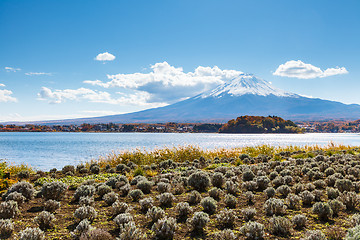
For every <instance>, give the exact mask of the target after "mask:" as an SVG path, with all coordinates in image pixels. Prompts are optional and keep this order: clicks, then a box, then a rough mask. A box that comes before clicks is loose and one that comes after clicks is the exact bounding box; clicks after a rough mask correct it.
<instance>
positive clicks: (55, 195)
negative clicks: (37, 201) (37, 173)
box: [41, 182, 67, 201]
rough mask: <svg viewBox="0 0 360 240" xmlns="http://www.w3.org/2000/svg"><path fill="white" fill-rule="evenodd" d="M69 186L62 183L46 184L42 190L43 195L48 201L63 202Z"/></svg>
mask: <svg viewBox="0 0 360 240" xmlns="http://www.w3.org/2000/svg"><path fill="white" fill-rule="evenodd" d="M66 189H67V186H66V185H65V184H64V183H62V182H51V183H45V184H44V185H43V186H42V188H41V194H42V196H43V198H45V199H46V200H49V199H52V200H57V201H59V200H61V199H62V197H63V196H64V195H65V193H66Z"/></svg>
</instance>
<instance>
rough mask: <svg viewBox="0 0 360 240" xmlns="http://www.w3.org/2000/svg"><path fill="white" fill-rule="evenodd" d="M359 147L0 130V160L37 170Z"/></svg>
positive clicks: (242, 137) (258, 138)
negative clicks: (126, 157)
mask: <svg viewBox="0 0 360 240" xmlns="http://www.w3.org/2000/svg"><path fill="white" fill-rule="evenodd" d="M330 142H334V143H337V144H345V145H353V146H360V135H359V134H350V133H347V134H341V133H335V134H329V133H308V134H215V133H214V134H212V133H209V134H207V133H59V132H57V133H8V132H5V133H1V132H0V159H6V160H8V161H9V162H13V163H26V164H30V165H31V166H33V167H36V168H37V169H41V170H49V169H51V168H54V167H55V168H58V169H61V168H62V167H63V166H65V165H68V164H73V165H76V164H78V163H80V162H85V161H88V160H91V159H97V158H98V157H99V156H105V155H107V154H109V153H111V152H112V151H115V152H119V151H121V150H132V149H136V148H140V149H146V150H151V149H154V148H162V147H165V146H167V147H172V146H179V145H197V146H199V147H202V148H206V149H214V148H232V147H242V146H256V145H261V144H269V145H274V146H279V145H280V146H284V145H311V144H318V145H327V144H328V143H330Z"/></svg>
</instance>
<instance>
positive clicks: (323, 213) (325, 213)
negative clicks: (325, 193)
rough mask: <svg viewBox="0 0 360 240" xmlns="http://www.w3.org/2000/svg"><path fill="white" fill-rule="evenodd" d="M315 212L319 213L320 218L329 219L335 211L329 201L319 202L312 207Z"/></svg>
mask: <svg viewBox="0 0 360 240" xmlns="http://www.w3.org/2000/svg"><path fill="white" fill-rule="evenodd" d="M312 211H313V213H315V214H316V215H318V217H319V218H320V219H323V220H328V219H329V218H331V217H332V215H333V211H332V210H331V207H330V205H329V204H328V203H323V202H317V203H315V204H314V206H313V208H312Z"/></svg>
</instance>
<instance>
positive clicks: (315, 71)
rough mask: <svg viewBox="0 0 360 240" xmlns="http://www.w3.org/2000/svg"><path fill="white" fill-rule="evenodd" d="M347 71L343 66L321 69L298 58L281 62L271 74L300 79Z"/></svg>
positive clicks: (322, 76) (327, 75)
mask: <svg viewBox="0 0 360 240" xmlns="http://www.w3.org/2000/svg"><path fill="white" fill-rule="evenodd" d="M346 73H348V71H347V70H346V68H344V67H336V68H328V69H326V70H324V71H323V70H321V69H320V68H318V67H315V66H313V65H311V64H308V63H304V62H302V61H300V60H297V61H294V60H291V61H287V62H286V63H284V64H281V65H280V66H279V67H278V68H277V69H276V71H275V72H274V73H273V75H276V76H281V77H294V78H300V79H310V78H324V77H329V76H334V75H339V74H346Z"/></svg>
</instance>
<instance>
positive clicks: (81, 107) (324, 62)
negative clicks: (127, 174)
mask: <svg viewBox="0 0 360 240" xmlns="http://www.w3.org/2000/svg"><path fill="white" fill-rule="evenodd" d="M359 11H360V1H357V0H354V1H350V0H348V1H320V0H318V1H226V0H222V1H215V0H207V1H202V0H197V1H193V0H189V1H187V0H181V1H180V0H179V1H169V0H163V1H145V0H144V1H135V0H134V1H111V0H107V1H89V0H87V1H80V0H77V1H66V0H63V1H47V0H46V1H37V0H34V1H25V0H23V1H21V0H17V1H11V0H8V1H7V0H2V1H0V53H1V54H0V121H8V120H15V121H23V120H40V119H41V120H43V119H62V118H69V117H71V118H72V117H88V116H99V115H107V114H115V113H125V112H132V111H137V110H141V109H146V108H149V107H156V106H162V105H165V104H169V103H172V102H175V101H178V100H181V99H184V98H186V97H191V96H192V95H193V94H197V93H198V92H200V91H203V90H206V89H209V88H211V87H213V86H215V85H216V84H219V82H221V81H226V80H227V78H228V77H224V76H225V75H226V76H228V75H227V74H229V73H231V74H236V73H237V72H240V71H241V72H245V73H253V74H255V75H256V76H258V77H260V78H263V79H265V80H267V81H270V82H272V84H273V85H274V86H275V87H278V88H282V89H284V90H286V91H290V92H295V93H299V94H303V95H307V96H313V97H319V98H323V99H330V100H336V101H342V102H345V103H357V104H360V94H358V89H359V88H360V47H359V42H360V28H359V25H360V14H359ZM99 54H103V55H99ZM97 56H98V59H102V60H104V59H109V60H108V61H101V60H100V61H99V60H97ZM215 66H216V67H215ZM199 67H200V68H199ZM225 70H229V71H225ZM230 70H233V71H230ZM159 74H160V75H159ZM231 74H230V75H231ZM159 76H161V77H160V80H159ZM231 76H232V75H231ZM154 79H155V80H154ZM169 79H170V80H169Z"/></svg>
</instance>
